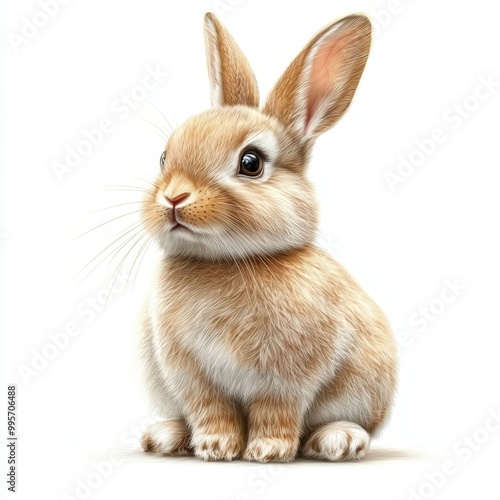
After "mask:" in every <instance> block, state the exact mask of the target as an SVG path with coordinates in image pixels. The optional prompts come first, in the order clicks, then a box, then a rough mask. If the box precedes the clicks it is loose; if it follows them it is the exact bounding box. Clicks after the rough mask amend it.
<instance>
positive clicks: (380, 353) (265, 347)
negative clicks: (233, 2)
mask: <svg viewBox="0 0 500 500" xmlns="http://www.w3.org/2000/svg"><path fill="white" fill-rule="evenodd" d="M369 33H370V31H369V23H368V21H367V20H366V18H364V17H362V16H351V17H350V18H346V19H344V20H342V21H340V22H338V23H336V24H333V25H331V26H330V27H328V28H326V29H325V30H324V31H323V32H322V33H320V34H319V35H318V36H317V37H316V38H315V39H314V40H313V41H312V42H311V43H310V45H309V46H308V47H306V49H305V50H304V51H303V53H301V54H300V55H299V57H298V58H297V60H296V61H295V62H294V63H293V64H292V65H291V66H290V68H289V69H288V70H287V72H286V73H285V75H284V76H283V77H282V79H281V80H280V81H279V82H278V84H277V86H276V88H275V90H274V91H273V93H272V94H271V96H270V97H269V99H268V101H267V104H266V106H265V107H264V109H263V111H262V112H261V111H259V110H258V109H257V104H258V93H257V90H256V86H255V81H254V79H253V75H252V74H251V73H250V70H249V67H248V62H247V61H246V59H244V57H243V56H242V54H241V53H240V52H239V49H237V47H236V45H235V43H234V40H232V38H231V37H230V35H229V34H228V33H227V32H226V31H225V30H224V28H223V27H222V26H221V25H220V24H219V23H218V22H217V21H216V20H215V18H214V17H213V16H210V15H209V16H207V18H206V35H207V50H208V56H209V70H210V76H211V81H212V91H213V92H212V96H213V99H214V100H215V103H216V104H218V105H220V107H217V108H216V109H214V110H210V111H206V112H204V113H201V114H199V115H197V116H195V117H193V118H191V119H190V120H188V121H187V122H186V123H185V124H184V125H183V126H181V127H180V128H179V129H178V130H176V131H175V132H174V133H173V135H172V136H171V138H170V139H169V142H168V145H167V148H166V150H165V153H164V156H162V169H163V170H162V174H161V175H160V177H159V179H158V180H157V182H156V183H155V186H154V189H152V190H151V193H150V194H149V195H148V196H147V197H146V200H145V206H144V211H143V220H144V225H145V227H146V229H147V230H148V231H149V232H150V233H152V234H154V236H155V238H156V239H157V241H158V242H159V244H160V246H161V247H162V248H163V250H164V253H165V255H164V257H163V259H162V260H161V263H160V266H159V268H158V270H157V273H156V277H155V280H154V285H153V287H152V289H151V292H150V294H149V297H148V300H147V303H146V308H145V311H144V317H143V331H142V343H141V352H142V356H143V360H144V366H145V374H146V378H147V386H148V388H149V390H150V394H151V397H152V399H153V401H154V403H155V405H156V407H157V408H158V409H159V410H160V411H161V413H162V414H163V417H164V418H165V419H166V420H165V421H163V422H159V423H157V424H155V425H153V426H152V427H151V428H150V429H149V430H148V431H147V432H146V433H145V435H144V437H143V447H144V449H145V450H147V451H154V452H157V453H163V454H170V455H176V454H185V453H190V452H194V453H195V454H196V455H197V456H199V457H201V458H204V459H206V460H220V459H222V460H231V459H232V458H236V457H243V458H245V459H249V460H258V461H269V460H279V461H289V460H292V459H293V458H294V457H295V456H296V454H297V452H298V450H299V449H300V450H301V451H302V453H303V454H305V455H308V456H312V457H316V458H326V459H329V460H343V459H349V458H360V457H362V456H363V455H364V454H365V453H366V451H367V449H368V446H369V443H370V436H371V435H372V434H373V433H374V432H375V431H376V430H377V429H378V428H379V427H380V425H381V423H382V420H383V419H384V417H385V416H386V414H387V412H388V410H389V408H390V406H391V403H392V398H393V393H394V389H395V383H396V355H395V344H394V341H393V338H392V334H391V331H390V328H389V326H388V323H387V321H386V319H385V317H384V315H383V313H382V312H381V310H380V309H379V308H378V306H376V305H375V304H374V302H373V301H372V300H371V299H370V298H369V297H368V296H367V295H366V293H365V292H364V291H363V290H362V289H361V288H360V287H359V285H358V284H357V283H356V282H355V281H354V280H353V279H352V278H351V277H350V276H349V274H348V273H347V272H346V271H345V270H344V269H343V268H342V267H341V266H340V265H339V264H338V263H336V262H335V261H334V260H333V259H332V258H331V257H329V256H328V255H327V254H326V253H325V252H323V251H322V250H320V249H318V248H316V247H315V246H314V245H313V244H312V241H313V240H314V235H315V231H316V227H317V210H316V202H315V197H314V191H313V190H312V188H311V186H310V184H309V181H308V180H307V176H306V166H307V163H308V160H309V155H310V151H311V147H312V143H313V141H314V138H315V137H316V136H317V135H318V134H319V133H321V132H322V131H323V130H324V129H326V128H328V127H329V126H331V125H332V124H333V123H334V122H335V121H336V120H337V119H338V118H339V117H340V116H341V115H342V113H343V112H344V111H345V108H346V107H347V105H348V104H349V102H350V99H351V97H352V94H353V93H354V89H355V87H356V84H357V80H359V77H360V76H361V72H362V69H363V67H364V62H365V60H366V56H367V51H368V47H369ZM351 52H352V53H351ZM346 68H348V69H349V71H347V70H346ZM325 69H326V71H325ZM308 71H309V72H311V73H312V74H311V75H309V76H308V73H307V72H308ZM304 72H305V73H304ZM339 72H340V73H339ZM337 73H339V74H340V76H339V77H338V78H340V80H339V81H336V80H335V78H337V77H336V76H335V75H336V74H337ZM304 75H305V76H304ZM306 77H307V78H306ZM322 96H323V97H322ZM292 97H294V98H293V99H292Z"/></svg>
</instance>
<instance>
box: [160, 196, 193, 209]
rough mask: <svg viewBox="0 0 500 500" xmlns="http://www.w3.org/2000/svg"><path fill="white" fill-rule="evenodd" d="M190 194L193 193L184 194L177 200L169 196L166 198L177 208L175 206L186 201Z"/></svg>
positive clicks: (177, 197)
mask: <svg viewBox="0 0 500 500" xmlns="http://www.w3.org/2000/svg"><path fill="white" fill-rule="evenodd" d="M190 194H191V193H182V194H179V195H177V196H176V197H175V198H169V197H168V196H165V198H166V199H167V200H168V201H169V202H170V203H172V205H173V206H174V207H175V205H177V204H178V203H180V202H181V201H184V200H185V199H186V198H187V197H188V196H189V195H190Z"/></svg>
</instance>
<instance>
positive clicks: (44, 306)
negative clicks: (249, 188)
mask: <svg viewBox="0 0 500 500" xmlns="http://www.w3.org/2000/svg"><path fill="white" fill-rule="evenodd" d="M41 3H42V2H36V1H33V0H29V1H27V0H23V1H17V2H13V1H12V2H9V5H8V6H6V5H5V4H7V2H4V3H3V13H2V16H1V25H2V37H1V51H2V61H3V62H2V65H3V68H2V73H1V74H2V78H1V86H2V96H3V97H2V114H1V119H2V120H1V124H2V146H1V150H0V151H1V161H2V172H1V177H2V178H1V181H0V186H1V188H0V189H1V204H2V206H1V219H0V233H1V239H0V253H1V262H2V264H1V266H2V267H1V275H0V276H1V280H0V281H1V285H2V312H1V328H2V335H3V336H2V357H3V360H2V371H3V385H2V389H1V390H2V391H3V394H4V396H2V398H1V399H2V414H1V417H0V420H1V422H2V424H1V425H2V426H5V427H2V428H6V408H5V403H6V399H7V398H6V392H7V391H6V386H7V384H12V383H15V384H17V386H18V389H17V392H18V396H17V402H18V436H19V441H18V450H17V451H18V459H19V462H18V485H17V488H18V498H22V499H32V498H37V499H41V500H43V499H49V498H50V499H54V498H56V499H60V498H61V499H63V498H66V499H68V498H84V497H86V498H92V499H93V498H96V499H97V498H106V499H115V498H116V499H122V498H129V497H130V498H148V499H149V498H151V499H166V498H193V499H194V498H206V499H224V500H236V499H238V500H244V499H248V498H252V499H254V498H255V499H265V498H273V499H274V498H306V497H307V498H308V497H311V498H314V497H315V498H325V499H326V498H342V499H355V498H356V499H357V498H360V499H361V498H372V499H384V500H390V499H408V498H413V499H417V498H439V499H462V498H471V497H480V498H496V497H497V495H498V490H499V487H498V478H497V476H498V453H495V452H498V444H499V439H500V432H498V430H499V429H500V423H497V424H496V425H495V424H494V423H493V420H492V417H489V415H492V414H494V413H496V415H498V413H499V411H500V399H499V390H498V380H500V376H499V375H500V374H499V371H500V370H499V363H498V341H497V337H498V335H499V333H500V332H499V328H498V324H499V322H498V303H499V292H498V290H499V278H500V276H499V266H498V255H500V240H499V238H498V229H499V227H498V215H499V213H500V211H499V208H500V207H499V196H498V189H499V186H498V169H499V168H500V162H499V152H498V151H499V149H498V139H499V132H500V127H499V125H500V123H499V121H500V97H499V94H500V86H499V82H500V67H499V62H500V57H499V50H498V49H499V48H500V31H499V30H498V14H499V12H498V4H497V3H496V2H494V1H493V0H491V1H487V0H475V1H474V2H472V1H464V2H452V1H451V0H440V1H439V2H432V1H430V0H413V1H410V0H401V1H400V2H397V1H396V2H394V1H389V0H385V1H384V0H380V1H376V2H373V1H372V2H369V1H368V0H365V1H362V0H359V1H343V2H324V1H322V0H308V1H307V2H284V1H283V2H269V1H264V0H239V1H237V0H222V1H220V2H213V1H211V0H205V1H201V0H200V1H191V2H181V1H177V2H167V1H153V0H141V1H137V0H134V1H128V2H119V1H118V0H107V1H106V2H103V1H98V0H86V1H85V2H83V1H81V0H80V1H77V0H73V1H69V2H68V3H67V5H60V6H59V10H58V12H57V13H55V14H54V15H53V17H51V18H50V19H49V20H48V22H47V23H46V25H45V26H43V27H40V28H36V27H35V28H31V32H30V28H29V27H28V28H26V23H27V22H29V21H32V20H34V18H35V19H36V21H37V22H38V24H40V23H43V22H44V18H43V15H41V17H40V14H39V12H41V7H40V4H41ZM389 8H390V9H391V10H392V13H391V14H389V11H388V9H389ZM207 10H215V11H216V12H217V11H219V12H220V11H221V10H224V11H225V12H224V13H223V15H222V16H221V17H222V18H223V20H224V22H225V23H226V25H227V26H228V27H229V29H230V30H231V32H232V33H233V35H234V36H235V38H236V40H237V41H238V43H239V44H240V46H241V47H242V49H243V50H244V51H245V53H246V54H247V56H248V58H249V60H250V62H251V63H252V66H253V67H254V70H255V72H256V75H257V78H258V80H259V82H260V85H261V89H262V95H263V96H265V95H266V93H267V92H268V91H269V90H270V88H271V86H272V84H273V82H274V81H275V80H276V79H277V78H278V76H279V75H280V73H281V72H282V71H283V70H284V69H285V67H286V65H287V64H288V63H289V62H290V61H291V60H292V58H293V57H294V56H295V55H296V54H297V53H298V52H299V50H300V49H301V48H302V46H303V45H304V44H305V43H306V42H307V41H308V40H309V38H310V37H311V36H312V35H313V34H314V33H315V32H316V31H317V30H318V29H319V28H321V27H322V26H323V25H325V24H326V23H328V22H330V21H331V20H333V19H335V18H337V17H340V16H343V15H346V14H349V13H351V12H356V11H364V12H367V13H369V14H371V15H372V16H374V17H373V19H374V21H375V22H376V24H377V30H376V34H375V37H374V43H373V49H372V54H371V57H370V60H369V63H368V65H367V69H366V72H365V74H364V77H363V78H362V81H361V84H360V86H359V89H358V93H357V95H356V97H355V99H354V103H353V106H352V108H351V109H350V111H349V113H348V114H347V116H346V118H345V119H343V120H342V121H341V122H340V123H339V124H338V125H337V126H336V127H335V129H333V130H331V131H329V132H328V133H326V134H325V135H324V136H323V137H322V138H321V139H320V140H318V142H317V145H316V148H315V153H314V157H313V160H312V164H311V169H310V173H311V177H312V179H313V180H314V182H315V183H316V186H317V188H318V196H319V198H320V201H321V212H322V225H321V230H322V233H321V238H320V244H322V245H323V246H325V247H326V248H328V249H329V251H330V252H331V253H332V254H333V255H334V256H335V258H337V259H338V260H339V261H341V262H342V263H343V264H344V265H345V266H346V267H347V268H348V269H349V270H350V271H351V272H352V274H353V275H354V276H355V277H356V278H357V279H358V280H359V281H360V282H361V283H362V284H363V286H364V287H365V288H366V289H367V290H368V291H369V293H370V294H371V295H372V296H373V297H374V298H375V299H376V301H377V302H379V303H380V305H381V306H382V307H383V308H384V310H385V311H386V313H387V315H388V316H389V318H390V320H391V323H392V324H393V327H394V331H395V335H396V336H397V337H398V339H399V343H400V352H401V356H400V361H401V371H400V384H399V392H398V396H397V400H396V405H395V408H394V412H393V417H392V421H391V422H390V424H389V426H388V427H387V429H386V430H385V432H384V433H383V434H382V436H381V437H380V439H379V440H378V441H376V442H375V443H374V452H373V453H372V454H371V457H369V459H367V460H366V461H364V462H361V463H349V464H330V463H317V462H306V461H298V462H296V463H293V464H288V465H274V466H273V465H270V466H269V465H257V464H249V463H244V462H235V463H230V464H221V463H208V464H207V463H203V462H200V461H198V460H195V459H167V458H156V459H155V458H149V457H147V456H145V455H144V454H141V453H138V452H136V451H134V450H136V449H137V444H138V441H137V437H138V436H139V435H140V427H141V426H143V425H145V424H146V423H147V419H148V417H149V416H150V412H149V409H148V405H147V402H146V401H145V399H144V398H143V391H142V388H141V386H140V384H139V383H138V381H137V380H138V378H137V373H136V371H135V368H134V366H135V365H134V352H135V351H134V342H135V334H134V321H135V317H136V311H137V308H138V306H139V303H140V301H141V297H142V294H143V290H144V286H145V285H146V284H147V282H148V279H149V274H150V272H149V271H150V268H151V263H152V262H153V260H154V258H155V252H154V251H150V252H149V253H148V254H147V256H146V257H145V258H144V260H143V261H142V264H141V267H140V271H139V272H138V273H136V270H137V264H136V266H135V268H134V271H133V275H134V276H135V275H137V279H136V280H135V284H134V286H133V287H132V281H134V280H133V279H132V280H131V283H130V284H129V286H128V287H127V291H126V292H123V291H119V289H118V290H117V292H116V293H114V294H112V295H111V297H110V299H109V301H108V303H107V306H106V308H105V309H104V310H100V311H99V312H94V313H91V312H89V310H90V309H89V305H88V301H92V300H93V299H95V300H97V302H96V304H97V305H96V307H97V308H99V309H102V306H101V305H100V304H99V300H102V299H103V297H105V296H106V289H107V287H109V285H110V281H111V278H112V273H113V271H114V270H115V269H116V268H117V265H118V264H119V262H120V260H121V256H124V255H125V251H126V250H127V249H128V248H130V246H131V245H128V246H127V247H124V249H123V251H122V252H121V253H120V256H119V257H118V258H116V259H115V260H114V261H113V262H112V263H111V264H109V259H107V260H106V261H105V262H104V263H103V265H101V266H98V267H97V268H96V269H95V270H92V268H93V267H94V265H93V264H92V265H90V266H88V267H86V268H85V270H84V272H83V273H80V274H79V275H78V276H75V275H77V274H78V272H79V271H80V270H82V268H84V266H85V265H86V264H87V263H88V262H89V261H90V260H91V259H92V258H93V257H94V256H95V255H97V254H98V253H99V252H100V251H101V250H102V249H103V248H105V247H106V246H107V245H108V244H110V243H111V242H112V241H113V237H114V235H116V234H117V232H118V231H120V229H122V228H124V227H127V226H128V225H129V224H132V223H133V222H134V221H136V220H137V214H130V215H127V216H124V217H123V218H121V219H117V220H116V221H114V222H111V223H110V224H106V225H104V226H101V227H100V228H98V229H96V230H95V231H92V232H91V233H88V234H87V235H85V236H83V237H81V238H79V239H76V240H75V238H76V237H77V236H78V235H79V234H81V233H83V232H84V231H86V230H88V229H90V228H92V227H95V226H97V225H98V224H101V223H103V222H105V221H106V220H108V219H112V218H113V217H116V216H118V215H121V214H126V213H129V212H133V211H134V210H135V208H134V207H136V206H137V205H134V204H130V205H124V206H122V207H117V208H115V209H111V210H105V211H100V212H97V213H92V212H94V211H95V210H99V209H101V208H103V207H109V206H111V205H115V204H119V203H125V202H131V201H136V200H139V199H140V198H141V195H142V192H140V191H111V190H109V189H107V188H106V187H103V186H106V185H132V186H139V187H142V188H144V187H146V188H147V183H146V182H144V181H142V180H139V179H137V177H142V178H144V179H146V180H151V179H153V178H154V176H155V175H156V173H157V171H158V158H159V156H160V153H161V151H162V148H163V145H164V141H163V139H162V138H161V137H159V136H158V135H156V132H157V129H156V128H155V126H153V125H152V124H151V123H149V122H153V123H154V124H155V125H157V126H159V127H160V128H168V125H167V123H166V120H165V118H164V117H162V115H161V113H163V114H164V115H165V117H166V119H168V121H169V122H170V124H171V125H172V126H175V125H176V124H178V123H181V122H182V121H183V120H185V119H186V118H187V117H188V116H190V115H191V114H193V113H196V112H199V111H201V110H203V109H205V108H207V107H208V105H209V91H208V81H207V76H206V66H205V60H204V56H205V54H204V47H203V36H202V15H203V13H204V12H205V11H207ZM36 16H38V17H36ZM24 18H26V19H27V20H28V21H26V20H25V19H24ZM23 27H24V28H23ZM23 29H24V33H25V34H26V33H28V35H29V36H30V37H31V38H30V39H28V38H25V40H24V42H25V43H22V42H20V38H19V37H21V36H23V31H22V30H23ZM26 30H28V31H26ZM16 37H18V38H16ZM157 66H159V68H160V70H161V71H162V72H165V73H168V76H166V77H162V78H161V79H162V81H161V83H159V84H158V85H157V87H156V88H155V89H153V90H150V91H147V95H145V94H144V92H142V93H141V89H139V90H137V86H138V85H140V84H141V82H142V80H143V78H144V77H145V76H146V74H147V68H148V67H149V68H155V67H157ZM481 79H483V81H484V80H490V81H492V82H496V86H495V84H493V86H492V88H491V89H490V91H489V92H488V91H486V90H485V88H484V87H481V85H482V84H481ZM478 86H479V87H478ZM477 91H479V95H480V96H481V99H482V100H478V99H477V98H476V97H474V95H475V93H476V92H477ZM131 92H132V93H134V95H135V96H139V97H140V98H141V99H142V98H143V97H144V98H145V99H144V101H143V102H141V103H136V102H133V103H132V104H133V105H134V109H131V108H130V107H125V108H123V104H120V103H119V101H120V100H121V99H122V94H130V93H131ZM117 100H118V101H117ZM117 106H118V107H117ZM463 106H465V108H464V109H465V111H464V112H463V115H462V116H461V115H460V114H459V113H460V111H459V109H460V108H461V107H463ZM160 112H161V113H160ZM103 119H105V120H106V119H107V120H108V125H109V123H111V124H112V125H111V127H110V128H113V130H112V131H110V132H109V133H106V134H105V135H104V136H103V139H102V141H101V143H100V144H98V145H95V146H92V147H91V148H90V151H87V152H88V153H89V154H88V155H87V156H86V157H85V158H84V159H83V160H82V161H81V162H80V164H79V165H77V166H75V167H74V168H73V169H72V170H71V171H69V172H65V173H63V174H62V176H61V174H59V177H58V176H57V175H56V172H55V171H54V163H55V162H60V163H64V162H65V156H66V154H67V150H68V149H67V148H68V147H71V148H76V147H77V146H78V145H79V144H80V145H81V141H83V140H84V139H85V137H84V133H85V130H87V131H90V130H92V129H95V128H96V127H98V126H99V124H100V122H101V121H102V120H103ZM435 129H441V130H442V132H441V133H439V132H437V133H434V130H435ZM433 134H437V136H440V137H441V143H440V144H437V145H435V144H434V145H432V144H430V143H429V140H430V138H432V137H433ZM440 134H441V135H440ZM416 141H421V143H422V141H423V143H425V144H426V145H427V150H428V152H430V154H428V155H427V156H423V153H418V152H416V151H417V150H418V146H417V143H416ZM207 154H210V152H207ZM401 157H404V158H406V159H408V158H411V159H412V161H414V162H417V163H420V164H419V165H418V166H416V167H415V168H414V171H413V172H411V171H410V170H409V169H408V168H407V169H406V170H404V171H403V173H404V175H405V176H406V177H401V178H400V180H402V181H403V182H400V183H398V184H397V185H396V186H395V187H394V189H391V187H390V185H389V182H388V180H387V173H388V172H393V173H394V174H396V175H399V174H398V170H397V169H398V165H399V164H400V163H401V161H402V160H401ZM122 241H123V240H122ZM111 248H113V247H111ZM137 249H138V247H136V249H135V250H137ZM135 250H134V251H132V252H131V254H130V255H129V258H128V260H127V261H126V266H125V268H126V269H128V270H130V267H131V265H132V263H133V261H134V258H135ZM105 255H106V253H104V254H102V256H103V257H104V256H105ZM98 262H99V259H98V260H96V261H95V262H94V263H95V264H97V263H98ZM88 271H92V272H91V273H90V276H89V277H88V278H86V279H85V280H83V281H82V278H83V277H85V275H86V274H87V272H88ZM447 280H448V281H447ZM450 283H452V284H453V283H454V284H453V287H455V288H457V287H458V288H457V289H456V290H455V291H453V290H450V289H449V290H448V291H445V292H444V297H445V298H446V300H447V302H448V303H444V302H443V301H442V300H441V295H442V292H443V290H444V289H445V288H450ZM103 290H104V291H103ZM429 307H430V311H431V312H430V314H431V316H428V318H429V319H424V317H423V316H421V314H422V309H420V308H429ZM432 311H434V312H432ZM72 325H73V327H76V328H78V332H79V334H78V335H76V336H72V337H67V336H66V339H67V340H66V341H64V342H65V343H66V345H64V346H63V347H61V348H60V349H59V350H57V348H55V347H54V343H53V342H54V341H53V340H51V338H52V339H53V338H55V337H54V335H56V334H57V333H60V332H62V331H63V330H64V329H65V328H68V329H71V328H72ZM50 335H52V337H51V336H50ZM63 337H64V335H62V334H61V335H59V338H60V339H62V338H63ZM60 342H63V341H62V340H60ZM48 357H52V359H48ZM33 363H34V365H33ZM28 369H31V370H33V371H32V372H28V371H27V370H28ZM21 372H23V373H24V375H23V374H22V373H21ZM497 418H500V417H497ZM485 426H486V427H487V428H488V429H489V430H486V427H485ZM4 432H5V433H6V430H5V431H2V434H3V433H4ZM3 435H5V434H3ZM466 436H472V441H471V442H467V441H464V440H466V439H467V437H466ZM2 448H3V449H4V451H3V452H2V453H1V456H0V463H1V465H2V469H1V470H2V474H1V477H2V484H1V485H0V488H1V490H2V493H3V492H4V491H6V488H7V484H6V482H5V481H4V479H5V478H6V476H5V474H6V468H5V467H6V462H7V448H6V447H4V446H2ZM112 452H116V453H120V455H119V457H120V458H119V459H120V460H121V462H120V463H119V464H118V465H116V464H115V465H114V466H113V470H111V469H110V466H109V465H108V466H103V467H104V468H101V472H100V473H98V472H96V470H95V466H94V465H93V464H92V463H93V462H103V461H106V462H109V460H110V455H109V454H110V453H112ZM443 467H444V468H445V469H446V471H447V475H446V476H443V475H442V474H440V473H438V472H436V471H439V470H442V469H443ZM426 474H427V476H426ZM103 476H107V477H103ZM429 477H432V478H433V479H432V480H431V479H429ZM432 481H433V482H434V483H435V485H432ZM83 483H89V484H90V487H89V486H82V484H83ZM480 491H482V493H480ZM413 492H415V493H413ZM7 493H8V492H7Z"/></svg>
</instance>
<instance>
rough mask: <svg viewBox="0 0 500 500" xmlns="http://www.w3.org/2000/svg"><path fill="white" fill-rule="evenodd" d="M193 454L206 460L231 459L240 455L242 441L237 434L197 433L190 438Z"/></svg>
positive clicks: (242, 445)
mask: <svg viewBox="0 0 500 500" xmlns="http://www.w3.org/2000/svg"><path fill="white" fill-rule="evenodd" d="M191 443H192V446H193V447H194V450H195V451H194V452H195V455H196V456H197V457H198V458H202V459H203V460H207V461H215V460H228V461H230V460H233V459H234V458H238V457H241V453H242V452H243V448H244V442H243V437H242V436H238V435H231V434H229V435H224V434H198V435H196V436H194V437H193V439H192V442H191Z"/></svg>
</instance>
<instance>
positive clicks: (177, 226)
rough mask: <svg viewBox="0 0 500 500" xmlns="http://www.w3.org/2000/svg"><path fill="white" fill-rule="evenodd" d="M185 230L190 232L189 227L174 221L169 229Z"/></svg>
mask: <svg viewBox="0 0 500 500" xmlns="http://www.w3.org/2000/svg"><path fill="white" fill-rule="evenodd" d="M179 229H180V230H182V229H184V230H186V231H189V232H190V233H192V231H191V229H189V228H188V227H186V226H184V225H183V224H181V223H180V222H176V224H175V226H173V227H172V228H171V229H170V232H172V231H175V230H179Z"/></svg>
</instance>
